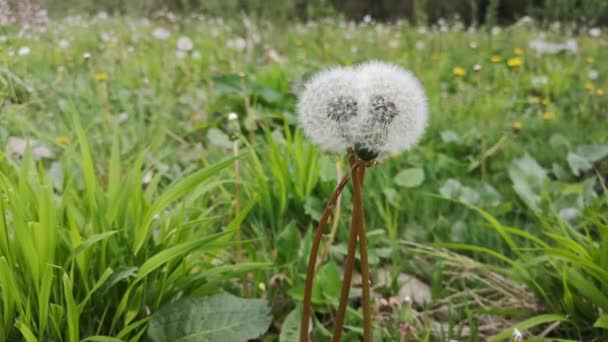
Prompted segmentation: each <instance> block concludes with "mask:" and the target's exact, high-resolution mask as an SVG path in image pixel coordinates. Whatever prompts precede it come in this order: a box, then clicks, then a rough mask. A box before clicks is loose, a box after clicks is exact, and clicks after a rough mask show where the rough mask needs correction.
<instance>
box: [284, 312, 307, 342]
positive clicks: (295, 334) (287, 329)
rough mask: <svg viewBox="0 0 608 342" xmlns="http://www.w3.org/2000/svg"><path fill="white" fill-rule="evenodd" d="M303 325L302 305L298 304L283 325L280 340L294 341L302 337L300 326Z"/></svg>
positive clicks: (285, 341)
mask: <svg viewBox="0 0 608 342" xmlns="http://www.w3.org/2000/svg"><path fill="white" fill-rule="evenodd" d="M301 326H302V306H301V305H298V306H296V307H295V309H293V310H292V311H291V312H290V313H289V315H287V318H285V322H283V326H281V335H279V342H292V341H297V340H298V339H299V338H300V328H301Z"/></svg>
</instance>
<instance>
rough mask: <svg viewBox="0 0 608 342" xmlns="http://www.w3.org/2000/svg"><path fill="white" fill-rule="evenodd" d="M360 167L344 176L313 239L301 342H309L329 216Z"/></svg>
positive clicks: (305, 292) (353, 168)
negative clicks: (314, 291)
mask: <svg viewBox="0 0 608 342" xmlns="http://www.w3.org/2000/svg"><path fill="white" fill-rule="evenodd" d="M358 167H359V166H358V165H356V164H355V165H353V167H352V168H351V169H350V171H349V172H348V173H347V174H346V175H344V177H343V178H342V180H340V183H338V186H336V189H335V190H334V192H333V194H332V195H331V198H330V199H329V202H327V205H326V206H325V210H323V214H321V219H320V220H319V225H318V226H317V230H316V231H315V235H314V237H313V241H312V246H311V248H310V257H309V259H308V268H307V270H306V284H305V287H304V304H303V309H302V324H301V330H300V341H301V342H308V326H309V321H310V315H311V311H312V308H311V301H312V285H313V281H314V276H315V268H316V263H317V254H318V253H319V246H320V245H321V239H322V237H323V228H324V227H325V225H327V220H328V219H329V215H330V213H331V208H332V207H333V206H334V205H335V203H336V201H337V200H338V197H339V196H340V194H341V193H342V190H343V189H344V187H345V186H346V184H347V183H348V180H349V179H350V177H351V175H353V174H354V173H355V172H356V169H357V168H358Z"/></svg>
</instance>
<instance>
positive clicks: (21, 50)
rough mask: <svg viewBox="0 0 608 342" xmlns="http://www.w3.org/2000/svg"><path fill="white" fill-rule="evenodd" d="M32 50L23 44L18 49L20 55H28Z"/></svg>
mask: <svg viewBox="0 0 608 342" xmlns="http://www.w3.org/2000/svg"><path fill="white" fill-rule="evenodd" d="M30 52H31V50H30V48H29V47H27V46H22V47H20V48H19V50H17V55H19V56H27V55H29V54H30Z"/></svg>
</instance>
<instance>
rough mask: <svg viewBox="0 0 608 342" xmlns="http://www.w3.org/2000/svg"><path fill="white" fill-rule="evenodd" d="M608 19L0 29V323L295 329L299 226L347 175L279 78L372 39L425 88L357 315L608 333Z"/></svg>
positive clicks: (19, 326)
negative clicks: (592, 22)
mask: <svg viewBox="0 0 608 342" xmlns="http://www.w3.org/2000/svg"><path fill="white" fill-rule="evenodd" d="M606 37H607V36H606V33H605V32H602V31H601V30H598V29H590V28H588V27H582V26H576V25H569V24H566V23H562V24H561V25H552V26H550V27H545V28H540V27H539V25H536V24H535V23H534V22H532V21H530V20H521V21H519V22H518V23H516V24H514V25H512V26H509V27H503V28H498V27H496V28H479V29H468V28H466V27H464V25H463V24H462V23H460V22H458V21H457V20H450V21H442V22H440V23H438V24H437V25H434V26H432V27H417V26H410V25H408V24H407V23H405V22H397V23H394V24H382V23H376V22H374V21H371V20H366V21H363V22H361V23H354V22H348V21H344V20H340V19H324V20H318V21H311V22H308V23H290V24H289V25H279V24H273V23H271V22H268V21H255V20H252V19H249V18H242V20H227V19H226V20H223V19H219V18H209V17H203V16H188V17H176V16H175V15H172V14H165V15H162V16H159V17H156V18H154V19H135V18H129V17H108V16H107V15H98V16H94V17H84V16H83V17H78V16H75V17H67V18H65V19H62V20H57V21H51V22H49V23H48V24H47V25H46V26H44V27H37V26H29V27H24V26H21V27H20V26H16V25H13V26H4V27H0V51H1V53H0V94H1V99H2V109H1V112H0V146H2V150H1V151H0V194H1V197H0V213H2V215H0V340H2V341H21V340H24V341H28V342H31V341H69V342H72V341H80V340H83V341H103V342H105V341H139V340H149V341H166V340H169V339H170V336H172V337H175V336H179V337H180V338H181V340H188V341H198V340H200V341H217V340H223V341H244V340H248V339H257V340H260V341H296V340H297V336H299V331H298V330H299V324H300V320H301V317H300V316H301V302H302V297H303V288H304V276H305V272H306V262H307V260H308V254H309V249H310V244H311V238H312V233H313V230H314V228H315V226H316V224H317V223H318V220H319V217H320V215H321V212H322V211H323V208H324V205H325V201H326V200H327V199H328V197H329V195H330V194H331V193H332V191H333V190H334V188H335V186H336V182H337V181H338V180H339V179H340V178H341V177H342V175H344V174H345V172H347V171H348V162H347V160H346V158H345V156H339V155H329V154H326V153H323V152H322V151H320V150H319V149H318V147H316V146H314V145H312V144H311V143H310V142H309V141H308V139H307V138H306V137H305V136H304V134H303V132H302V131H301V129H300V127H298V124H297V119H296V103H297V95H298V94H299V92H300V91H301V90H302V87H303V85H304V83H305V82H306V80H308V79H309V78H310V76H311V75H313V74H314V73H316V72H318V71H319V70H322V69H324V68H326V67H329V66H332V65H344V66H349V65H356V64H358V63H361V62H364V61H367V60H383V61H387V62H392V63H395V64H397V65H400V66H402V67H404V68H406V69H409V70H411V71H412V72H413V73H414V74H415V75H416V76H417V77H418V78H419V79H420V80H421V81H422V83H423V85H424V87H425V89H426V92H427V95H428V99H429V107H430V110H429V115H430V124H429V127H428V129H427V131H426V133H425V135H424V138H423V140H422V141H421V142H420V144H419V145H418V146H416V147H415V148H414V149H412V150H411V151H409V152H407V153H404V154H402V155H399V156H395V157H392V158H389V159H388V160H386V161H384V162H383V165H381V166H379V167H374V168H370V170H368V172H367V181H366V184H367V186H366V191H365V196H364V206H365V209H366V214H365V219H366V222H367V231H368V236H369V245H370V251H369V257H370V265H371V268H372V289H373V297H374V327H375V328H374V334H375V335H376V336H377V337H378V338H379V339H380V340H386V341H448V340H455V341H465V340H467V341H477V340H483V341H485V340H491V341H502V340H509V339H513V340H521V339H520V336H519V334H521V336H522V337H523V338H524V339H525V340H529V341H542V340H546V341H553V340H558V339H559V341H602V340H606V339H608V330H607V329H608V314H607V312H608V271H607V270H608V195H607V192H606V181H607V180H608V134H607V132H608V123H607V122H608V121H607V119H608V118H607V109H608V96H607V95H606V94H605V92H606V90H608V85H607V84H606V75H607V74H608V49H607V48H606V46H607V44H608V40H607V38H606ZM350 203H352V201H351V189H349V188H348V187H347V188H346V189H345V190H344V193H343V195H342V204H339V205H338V206H337V207H336V209H335V212H334V214H333V215H332V218H331V222H330V227H328V229H327V230H326V233H327V234H326V236H325V238H324V241H323V244H322V248H321V257H320V258H321V259H322V262H321V263H320V265H319V267H318V270H317V275H316V283H315V292H314V293H313V305H314V311H315V314H314V318H313V324H312V326H313V331H312V336H313V340H314V341H325V340H329V338H330V336H331V331H332V324H333V318H334V313H335V310H336V307H337V304H338V297H339V293H340V287H341V268H342V265H343V261H344V258H345V255H346V241H347V240H348V229H349V228H350V219H349V216H350V212H351V211H352V205H351V204H350ZM360 283H361V281H360V279H358V278H357V276H355V279H354V284H353V285H354V289H353V291H351V309H349V311H348V312H347V317H346V327H345V333H344V340H347V341H356V340H358V339H359V336H361V333H362V329H361V322H362V315H361V312H360V311H358V310H357V309H356V308H357V307H358V306H359V303H360V298H359V297H360V291H358V289H359V288H360ZM201 316H203V317H211V319H207V320H203V319H200V318H199V317H201Z"/></svg>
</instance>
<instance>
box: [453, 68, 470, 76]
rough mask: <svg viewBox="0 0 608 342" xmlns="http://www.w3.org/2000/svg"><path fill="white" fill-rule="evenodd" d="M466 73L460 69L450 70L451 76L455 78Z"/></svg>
mask: <svg viewBox="0 0 608 342" xmlns="http://www.w3.org/2000/svg"><path fill="white" fill-rule="evenodd" d="M466 73H467V72H466V71H465V70H464V69H463V68H461V67H455V68H454V69H453V70H452V74H454V76H456V77H462V76H464V75H466Z"/></svg>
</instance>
